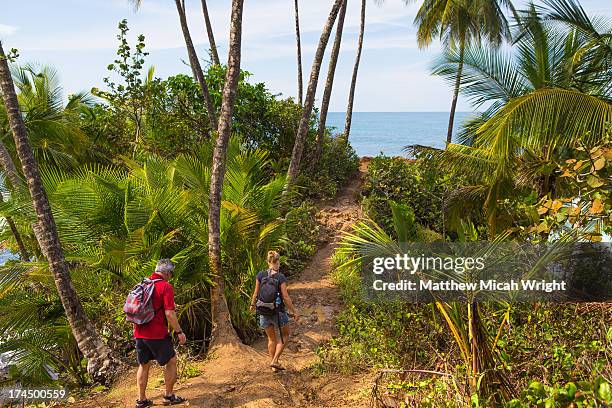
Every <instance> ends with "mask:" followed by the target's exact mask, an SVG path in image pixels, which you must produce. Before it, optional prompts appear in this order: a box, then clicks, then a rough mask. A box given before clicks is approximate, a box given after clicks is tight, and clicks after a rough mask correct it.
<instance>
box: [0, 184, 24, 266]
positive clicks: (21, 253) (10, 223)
mask: <svg viewBox="0 0 612 408" xmlns="http://www.w3.org/2000/svg"><path fill="white" fill-rule="evenodd" d="M3 202H4V198H3V197H2V194H0V203H3ZM4 219H5V220H6V223H7V224H8V226H9V228H10V229H11V232H12V233H13V236H14V237H15V242H17V248H19V256H20V257H21V260H22V261H26V262H28V261H29V260H30V254H29V253H28V250H27V248H26V247H25V244H24V243H23V239H22V238H21V234H20V233H19V230H18V229H17V225H15V221H13V219H12V218H11V217H4Z"/></svg>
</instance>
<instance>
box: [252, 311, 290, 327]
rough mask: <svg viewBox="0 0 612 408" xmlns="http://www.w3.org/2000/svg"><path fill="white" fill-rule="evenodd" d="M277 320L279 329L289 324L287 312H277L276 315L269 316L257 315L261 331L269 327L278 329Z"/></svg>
mask: <svg viewBox="0 0 612 408" xmlns="http://www.w3.org/2000/svg"><path fill="white" fill-rule="evenodd" d="M277 316H278V317H277ZM279 320H280V327H283V326H286V325H287V324H289V316H288V315H287V312H279V313H278V314H277V313H275V314H273V315H271V316H266V315H259V327H261V328H262V329H266V328H268V327H270V326H276V327H278V326H279V324H278V323H279Z"/></svg>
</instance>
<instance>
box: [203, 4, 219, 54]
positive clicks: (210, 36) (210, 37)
mask: <svg viewBox="0 0 612 408" xmlns="http://www.w3.org/2000/svg"><path fill="white" fill-rule="evenodd" d="M202 13H203V14H204V23H205V24H206V34H207V35H208V44H209V45H210V56H211V57H212V63H213V64H214V65H221V62H220V61H219V52H218V51H217V43H216V42H215V33H214V32H213V29H212V24H211V23H210V15H209V14H208V6H207V5H206V0H202Z"/></svg>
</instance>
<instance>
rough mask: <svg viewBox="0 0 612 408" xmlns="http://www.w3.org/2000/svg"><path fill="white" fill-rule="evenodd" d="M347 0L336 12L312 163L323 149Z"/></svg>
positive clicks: (317, 158)
mask: <svg viewBox="0 0 612 408" xmlns="http://www.w3.org/2000/svg"><path fill="white" fill-rule="evenodd" d="M347 3H348V0H344V1H343V2H342V6H341V7H340V12H339V14H338V26H337V27H336V37H335V38H334V45H333V47H332V52H331V56H330V57H329V67H328V70H327V80H326V82H325V89H324V91H323V101H322V102H321V112H319V128H318V129H317V137H316V139H315V144H316V151H315V158H314V163H316V162H317V161H318V160H319V158H320V157H321V152H322V151H323V138H324V136H325V123H326V122H327V111H328V110H329V101H330V99H331V93H332V89H333V87H334V76H335V75H336V66H337V65H338V55H339V54H340V45H341V43H342V31H343V30H344V17H345V16H346V5H347Z"/></svg>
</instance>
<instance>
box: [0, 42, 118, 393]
mask: <svg viewBox="0 0 612 408" xmlns="http://www.w3.org/2000/svg"><path fill="white" fill-rule="evenodd" d="M4 55H5V54H4V50H3V49H2V44H1V43H0V56H1V57H2V58H0V89H1V90H2V97H3V100H4V105H5V108H6V111H7V116H8V119H9V123H10V126H11V129H12V132H13V139H14V141H15V145H16V147H17V155H18V157H19V160H20V161H21V165H22V170H23V174H24V175H25V178H26V180H27V184H28V188H29V190H30V194H31V196H32V203H33V205H34V209H35V211H36V215H37V221H36V223H35V224H33V229H34V231H35V234H36V237H37V239H38V242H39V245H40V248H41V250H42V251H43V254H44V255H45V256H46V258H47V260H48V262H49V269H50V270H51V272H52V273H53V276H54V279H55V285H56V288H57V291H58V293H59V296H60V299H61V301H62V305H63V307H64V310H65V312H66V317H67V318H68V322H69V324H70V328H71V329H72V333H73V335H74V338H75V339H76V341H77V343H78V345H79V349H80V350H81V352H82V353H83V354H84V355H85V358H87V370H88V371H89V373H90V374H91V376H92V378H93V379H94V380H95V381H99V382H102V383H108V382H110V381H112V380H114V379H115V378H116V376H117V374H118V373H119V371H120V369H122V368H123V364H122V363H121V362H120V361H119V360H118V359H116V358H115V356H114V355H113V354H112V352H111V350H110V348H109V347H108V346H107V345H106V344H105V343H104V341H103V340H102V338H101V337H100V335H99V334H98V333H97V332H96V329H95V328H94V326H93V324H92V323H91V321H90V320H89V318H88V317H87V315H86V314H85V311H84V310H83V306H82V305H81V302H80V300H79V297H78V295H77V293H76V291H75V289H74V286H73V285H72V280H71V278H70V272H69V270H68V265H67V263H66V260H65V259H64V253H63V251H62V246H61V244H60V241H59V237H58V234H57V229H56V226H55V220H54V218H53V213H52V212H51V207H50V205H49V200H48V199H47V195H46V193H45V190H44V188H43V185H42V181H41V178H40V173H39V170H38V165H37V163H36V160H35V159H34V154H33V152H32V148H31V147H30V143H29V141H28V134H27V129H26V126H25V124H24V121H23V117H22V116H21V111H20V107H19V102H18V100H17V95H16V93H15V87H14V85H13V79H12V76H11V71H10V69H9V66H8V62H7V58H6V57H4Z"/></svg>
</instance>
